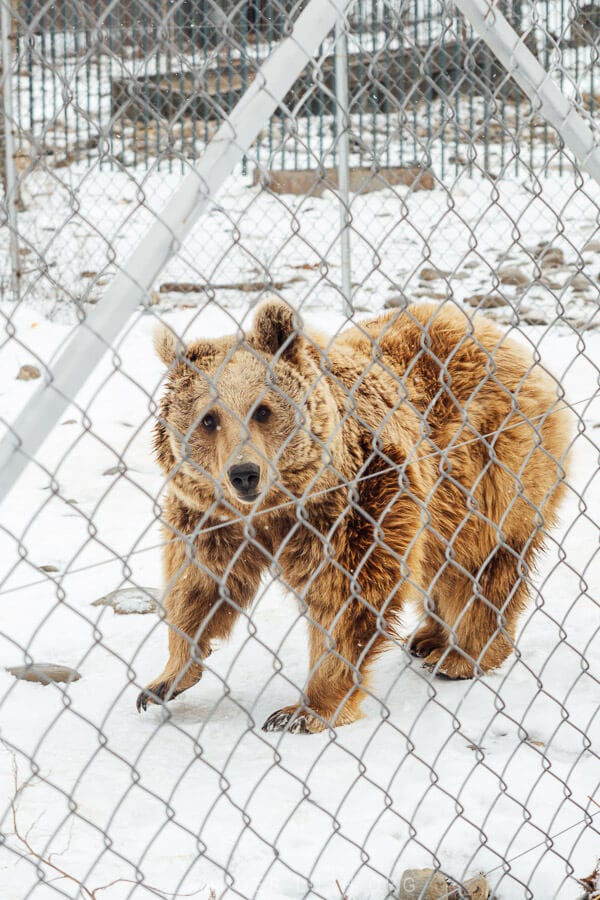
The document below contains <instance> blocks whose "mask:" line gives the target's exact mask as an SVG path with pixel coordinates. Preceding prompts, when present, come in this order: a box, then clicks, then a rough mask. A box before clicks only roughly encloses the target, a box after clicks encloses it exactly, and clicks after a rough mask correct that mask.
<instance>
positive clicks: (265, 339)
mask: <svg viewBox="0 0 600 900" xmlns="http://www.w3.org/2000/svg"><path fill="white" fill-rule="evenodd" d="M301 328H302V322H301V320H300V316H299V315H298V313H297V312H295V311H294V310H293V309H292V307H291V306H288V305H287V303H284V302H283V300H267V301H266V303H263V304H262V306H260V307H259V308H258V310H257V311H256V315H255V317H254V328H253V331H252V333H251V334H250V341H251V343H253V344H254V346H255V347H256V348H257V349H258V350H261V351H262V352H263V353H269V354H271V355H272V356H274V355H275V354H276V353H278V354H280V355H281V356H283V357H285V358H286V359H290V358H292V357H294V356H295V355H296V353H297V351H298V349H299V346H298V345H299V343H300V341H301V336H300V331H301Z"/></svg>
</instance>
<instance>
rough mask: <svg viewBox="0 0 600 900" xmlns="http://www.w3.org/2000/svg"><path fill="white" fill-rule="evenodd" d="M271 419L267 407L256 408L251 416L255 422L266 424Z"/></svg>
mask: <svg viewBox="0 0 600 900" xmlns="http://www.w3.org/2000/svg"><path fill="white" fill-rule="evenodd" d="M270 417H271V410H270V409H269V407H268V406H257V407H256V409H255V410H254V413H253V414H252V418H253V419H254V420H255V421H256V422H267V421H268V420H269V419H270Z"/></svg>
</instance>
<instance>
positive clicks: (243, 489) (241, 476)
mask: <svg viewBox="0 0 600 900" xmlns="http://www.w3.org/2000/svg"><path fill="white" fill-rule="evenodd" d="M227 475H228V476H229V481H230V482H231V484H232V485H233V487H234V488H235V490H236V492H237V494H238V496H239V498H240V500H245V501H246V502H251V501H252V500H255V499H256V496H257V490H256V489H257V487H258V482H259V480H260V469H259V468H258V466H257V465H255V464H254V463H243V464H242V465H238V466H232V467H231V468H230V469H229V471H228V473H227Z"/></svg>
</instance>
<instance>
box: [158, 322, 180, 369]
mask: <svg viewBox="0 0 600 900" xmlns="http://www.w3.org/2000/svg"><path fill="white" fill-rule="evenodd" d="M154 349H155V350H156V352H157V354H158V356H159V357H160V359H162V361H163V362H164V364H165V366H170V365H171V363H172V362H173V360H174V359H175V358H176V356H177V351H179V352H181V351H182V350H184V349H185V348H184V345H183V343H182V342H181V341H180V340H179V338H178V337H177V335H176V334H175V332H174V331H171V329H170V328H167V326H166V325H158V326H157V328H155V329H154Z"/></svg>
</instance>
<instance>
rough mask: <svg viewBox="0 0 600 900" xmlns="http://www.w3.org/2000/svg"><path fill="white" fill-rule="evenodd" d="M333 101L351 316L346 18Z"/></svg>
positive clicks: (338, 36)
mask: <svg viewBox="0 0 600 900" xmlns="http://www.w3.org/2000/svg"><path fill="white" fill-rule="evenodd" d="M335 102H336V107H337V109H336V113H337V115H336V122H337V135H336V138H337V140H336V143H337V154H338V166H337V169H338V192H339V197H340V248H341V258H342V293H343V295H344V312H345V314H346V316H348V318H350V317H351V316H352V314H353V312H354V309H353V306H352V262H351V256H350V221H351V218H352V216H351V214H350V134H349V130H350V114H349V100H348V35H347V32H346V20H345V18H344V17H343V16H341V15H340V16H339V18H338V19H337V21H336V23H335Z"/></svg>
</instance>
